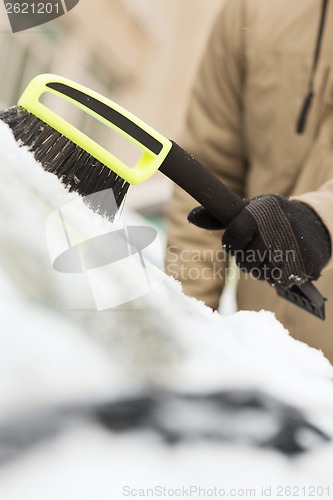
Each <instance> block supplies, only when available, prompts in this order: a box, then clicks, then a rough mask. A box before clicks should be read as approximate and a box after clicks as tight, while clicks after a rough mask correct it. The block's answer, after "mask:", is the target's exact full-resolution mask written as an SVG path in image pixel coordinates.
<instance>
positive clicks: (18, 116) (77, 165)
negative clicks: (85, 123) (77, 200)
mask: <svg viewBox="0 0 333 500" xmlns="http://www.w3.org/2000/svg"><path fill="white" fill-rule="evenodd" d="M0 119H1V120H2V121H3V122H5V123H7V125H8V126H9V127H10V128H11V130H12V132H13V134H14V137H15V139H16V141H17V142H18V144H20V145H22V146H26V147H27V148H28V149H29V151H30V152H31V153H32V154H33V155H34V157H35V159H36V160H37V161H38V162H40V163H41V165H42V167H43V168H44V170H46V171H47V172H51V173H52V174H55V175H56V176H57V177H58V178H59V179H60V180H61V182H62V183H63V184H64V185H65V187H66V188H67V189H68V190H69V191H75V192H77V193H78V194H79V195H81V196H82V197H83V199H84V201H85V202H86V203H87V205H88V206H89V208H91V209H92V210H94V211H95V212H97V213H98V214H100V215H102V216H103V217H106V218H107V219H109V220H111V221H112V220H113V219H114V217H115V215H116V213H117V211H118V209H119V207H120V206H121V204H122V201H123V200H124V197H125V195H126V193H127V191H128V188H129V186H130V184H129V183H128V182H126V181H125V180H124V179H123V178H122V177H120V176H119V175H117V174H116V173H115V172H113V171H112V170H111V169H110V168H109V167H107V166H106V165H104V164H103V163H101V162H100V161H98V160H97V159H96V158H95V157H93V156H92V155H90V154H89V153H88V152H87V151H85V150H84V149H82V148H81V147H80V146H78V145H76V144H74V143H73V142H72V141H71V140H70V139H68V138H67V137H66V136H64V135H63V134H61V133H60V132H58V131H57V130H55V129H54V128H53V127H51V126H50V125H48V124H46V123H45V122H43V121H42V120H40V119H39V118H37V117H36V116H35V115H33V114H32V113H30V112H29V111H27V110H26V109H24V108H22V107H20V106H13V107H11V108H9V109H7V110H4V111H1V112H0ZM87 197H88V198H87Z"/></svg>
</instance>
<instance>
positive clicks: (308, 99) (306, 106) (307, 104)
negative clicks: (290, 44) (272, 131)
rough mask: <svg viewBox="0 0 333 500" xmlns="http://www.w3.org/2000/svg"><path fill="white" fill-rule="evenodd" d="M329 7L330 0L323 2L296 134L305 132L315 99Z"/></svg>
mask: <svg viewBox="0 0 333 500" xmlns="http://www.w3.org/2000/svg"><path fill="white" fill-rule="evenodd" d="M327 5H328V0H323V3H322V8H321V16H320V24H319V30H318V35H317V40H316V49H315V53H314V57H313V63H312V69H311V73H310V78H309V83H308V93H307V95H306V96H305V98H304V101H303V105H302V108H301V112H300V114H299V117H298V120H297V125H296V132H297V133H298V134H302V133H303V132H304V130H305V126H306V120H307V117H308V114H309V110H310V108H311V104H312V101H313V98H314V95H315V94H314V90H313V87H314V78H315V74H316V70H317V66H318V61H319V57H320V48H321V42H322V39H323V33H324V26H325V19H326V11H327Z"/></svg>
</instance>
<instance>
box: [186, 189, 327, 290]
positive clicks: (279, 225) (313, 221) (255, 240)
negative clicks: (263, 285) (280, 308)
mask: <svg viewBox="0 0 333 500" xmlns="http://www.w3.org/2000/svg"><path fill="white" fill-rule="evenodd" d="M188 220H189V221H190V222H191V223H192V224H195V225H196V226H198V227H202V228H204V229H225V227H223V226H222V225H221V223H220V222H219V221H218V220H217V219H216V218H215V217H214V216H213V215H212V214H211V213H210V212H208V211H207V210H206V209H204V208H203V207H197V208H195V209H193V210H192V211H191V212H190V213H189V215H188ZM222 245H223V247H224V248H225V249H226V251H227V252H229V253H230V254H231V255H233V256H235V259H236V263H237V265H238V266H239V267H240V268H241V269H242V270H244V271H246V272H251V273H252V274H253V276H254V277H255V278H257V279H264V280H266V281H270V282H272V283H278V284H280V285H281V286H283V287H284V288H289V287H291V286H292V285H295V284H297V285H300V284H302V283H305V282H306V281H308V280H309V279H310V280H317V279H318V278H319V276H320V273H321V271H322V269H323V267H325V265H326V264H327V262H328V260H329V258H330V256H331V239H330V235H329V233H328V231H327V228H326V226H325V225H324V224H323V222H322V221H321V219H320V218H319V216H318V215H317V214H316V212H315V211H314V210H312V209H311V208H310V207H309V206H308V205H306V204H304V203H302V202H299V201H295V200H288V199H286V198H282V197H281V196H278V195H262V196H258V197H256V198H251V199H250V200H248V203H247V205H246V207H245V208H244V209H243V210H242V211H241V212H240V213H239V214H238V215H237V216H236V217H235V218H234V220H233V221H232V222H231V223H230V224H229V225H228V226H227V228H226V230H225V232H224V235H223V237H222Z"/></svg>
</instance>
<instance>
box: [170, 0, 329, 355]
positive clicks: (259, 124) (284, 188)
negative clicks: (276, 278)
mask: <svg viewBox="0 0 333 500" xmlns="http://www.w3.org/2000/svg"><path fill="white" fill-rule="evenodd" d="M320 7H321V3H320V2H319V0H292V1H290V0H279V1H278V2H270V1H267V0H251V1H250V0H227V1H226V3H225V5H224V7H223V9H222V11H221V13H220V15H219V16H218V18H217V20H216V23H215V27H214V29H213V31H212V35H211V37H210V40H209V43H208V47H207V50H206V53H205V56H204V58H203V60H202V64H201V66H200V69H199V73H198V76H197V78H196V81H195V84H194V87H193V92H192V96H191V101H190V106H189V113H188V117H187V123H186V127H185V132H184V136H183V137H182V138H181V140H180V142H181V144H182V145H183V146H184V147H185V148H186V149H188V150H189V151H190V152H191V153H193V154H194V155H195V156H197V157H198V158H199V159H200V160H201V161H202V162H203V163H204V164H205V165H206V166H207V167H208V168H210V169H211V170H212V171H213V172H214V173H215V174H216V175H218V176H219V177H220V178H221V179H222V180H223V181H224V182H226V183H227V185H228V186H230V187H231V188H232V189H233V190H234V191H236V192H237V193H238V194H239V195H241V196H243V197H252V196H255V195H258V194H262V193H277V194H280V195H282V196H288V197H289V196H296V197H297V198H298V199H299V200H302V201H304V202H305V203H307V204H309V205H310V206H312V207H313V208H314V209H315V210H316V212H317V213H318V214H319V215H320V216H321V218H322V220H323V222H324V223H325V224H326V226H327V228H328V230H329V232H330V234H331V239H332V241H333V67H332V65H333V30H332V29H331V27H332V26H333V8H332V7H333V6H332V5H330V6H329V9H328V12H327V18H326V30H325V32H324V37H323V40H322V47H321V56H320V59H319V64H318V67H317V71H316V74H315V81H314V90H315V98H314V101H313V104H312V107H311V109H310V112H309V116H308V120H307V126H306V129H305V132H304V133H303V134H302V135H299V134H296V131H295V129H296V121H297V118H298V116H299V112H300V109H301V106H302V102H303V99H304V96H305V94H306V92H307V85H308V80H309V74H310V70H311V67H312V62H313V53H314V48H315V42H316V38H317V32H318V26H319V19H320ZM196 205H197V203H196V202H195V201H194V200H193V199H192V198H191V197H190V196H188V195H187V194H186V193H185V192H183V191H182V190H181V189H179V188H177V187H176V188H175V191H174V195H173V198H172V200H171V203H170V207H169V211H168V242H169V250H168V256H167V271H168V272H169V273H170V274H172V275H173V276H175V277H176V278H178V279H179V280H180V281H182V282H183V287H184V291H185V293H187V294H189V295H193V296H195V297H197V298H198V299H201V300H203V301H204V302H206V303H207V304H208V305H209V306H211V307H213V308H216V307H217V306H218V303H219V299H220V295H221V292H222V288H223V282H224V276H225V272H224V269H223V268H224V266H225V263H224V260H225V259H224V256H223V253H222V250H221V242H220V237H221V233H216V232H208V231H204V230H201V229H198V228H196V227H194V226H192V225H190V224H189V223H188V222H187V214H188V212H189V211H190V210H191V209H192V208H193V207H194V206H196ZM332 269H333V259H331V261H330V262H329V264H328V266H327V268H326V269H325V270H324V272H323V275H322V277H321V278H320V280H319V281H318V282H317V285H318V288H319V289H320V291H321V292H322V293H323V295H324V296H326V297H327V298H328V302H327V319H326V321H325V322H320V320H318V319H316V318H314V317H311V316H310V315H309V314H308V313H305V312H303V311H302V310H301V309H298V308H296V307H295V306H293V305H290V304H289V303H288V302H286V301H285V300H283V299H281V298H278V296H277V295H276V293H275V291H274V290H272V289H271V288H270V287H269V285H267V284H266V283H263V282H258V281H254V280H253V279H249V278H248V276H246V275H243V273H242V276H241V278H240V282H239V286H238V306H239V308H240V309H253V310H260V309H268V310H272V311H274V312H275V313H276V316H277V318H278V319H280V320H281V322H282V323H283V324H284V325H285V326H286V328H288V329H289V331H290V333H291V334H292V335H293V336H294V337H295V338H298V339H301V340H304V341H306V342H307V343H309V344H310V345H313V346H315V347H317V348H320V349H322V350H323V351H324V353H325V354H326V356H328V357H329V358H330V360H331V361H332V362H333V270H332Z"/></svg>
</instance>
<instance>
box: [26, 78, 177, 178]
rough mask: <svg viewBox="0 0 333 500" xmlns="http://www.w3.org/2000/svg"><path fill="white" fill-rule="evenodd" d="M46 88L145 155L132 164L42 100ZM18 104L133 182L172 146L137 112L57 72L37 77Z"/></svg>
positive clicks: (154, 166) (145, 175) (153, 168)
mask: <svg viewBox="0 0 333 500" xmlns="http://www.w3.org/2000/svg"><path fill="white" fill-rule="evenodd" d="M45 92H50V93H52V94H55V95H58V96H59V97H61V98H63V99H65V100H67V101H69V102H71V103H72V104H74V105H75V106H77V107H78V108H80V109H82V110H83V111H84V112H86V113H88V114H89V115H91V116H93V117H94V118H96V119H97V120H99V121H100V122H101V123H103V124H104V125H106V126H107V127H109V128H111V129H112V130H114V131H115V132H117V133H118V134H120V135H122V136H123V137H125V138H126V139H127V140H128V141H130V142H131V143H133V144H134V145H135V146H137V147H138V148H139V149H140V150H141V151H142V155H141V157H140V158H139V160H138V161H137V163H136V164H135V165H134V166H133V167H132V168H131V167H129V166H128V165H126V164H125V163H124V162H122V161H121V160H120V159H119V158H117V157H115V156H114V155H113V154H112V153H110V152H109V151H107V150H106V149H105V148H103V147H102V146H101V145H100V144H98V143H97V142H96V141H94V140H93V139H91V138H90V137H89V136H87V135H86V134H84V133H83V132H81V131H80V130H78V129H77V128H76V127H74V126H73V125H71V124H70V123H68V122H67V121H66V120H64V119H63V118H61V117H60V116H59V115H57V114H56V113H55V112H53V111H51V110H50V109H49V108H47V107H46V106H45V105H44V104H42V103H41V102H40V97H41V95H42V94H44V93H45ZM18 104H19V106H21V107H22V108H24V109H26V110H27V111H29V112H30V113H32V114H33V115H35V116H36V117H37V118H39V119H40V120H42V121H44V122H45V123H47V124H48V125H50V126H51V127H53V128H54V129H55V130H57V131H58V132H59V133H61V134H62V135H64V136H65V137H67V138H68V139H69V140H71V141H72V142H73V143H74V144H76V145H78V146H80V147H81V148H82V149H84V150H85V151H87V152H88V153H89V154H91V155H92V156H93V157H94V158H96V159H97V160H99V161H100V162H101V163H103V164H104V165H106V166H107V167H108V168H110V170H112V171H113V172H115V173H116V174H118V175H119V176H120V177H122V178H123V179H124V180H125V181H127V182H128V183H130V184H139V183H141V182H143V181H145V180H146V179H148V178H149V177H151V176H152V175H153V174H154V173H155V172H156V170H158V168H159V167H160V165H161V164H162V163H163V161H164V159H165V158H166V156H167V154H168V153H169V151H170V149H171V146H172V144H171V142H170V141H169V140H168V139H166V138H165V137H164V136H163V135H161V134H160V133H158V132H157V131H156V130H154V129H153V128H152V127H150V126H149V125H147V124H146V123H145V122H143V121H142V120H140V119H139V118H137V117H136V116H135V115H133V114H132V113H130V112H129V111H127V110H126V109H124V108H122V107H121V106H119V105H118V104H116V103H115V102H113V101H111V100H110V99H107V98H106V97H104V96H102V95H101V94H98V93H97V92H94V91H93V90H90V89H88V88H87V87H84V86H83V85H79V84H78V83H76V82H73V81H71V80H68V79H67V78H63V77H60V76H57V75H52V74H43V75H39V76H37V77H35V78H34V79H33V80H32V81H31V82H30V83H29V85H28V86H27V88H26V90H25V91H24V93H23V94H22V96H21V98H20V100H19V103H18Z"/></svg>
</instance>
